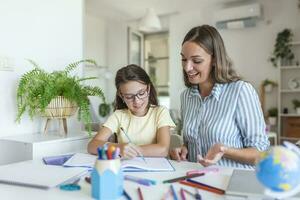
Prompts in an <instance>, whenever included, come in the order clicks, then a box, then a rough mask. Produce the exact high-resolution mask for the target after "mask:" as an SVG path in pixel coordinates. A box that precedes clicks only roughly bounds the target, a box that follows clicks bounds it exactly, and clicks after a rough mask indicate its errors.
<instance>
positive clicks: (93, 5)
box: [86, 0, 249, 21]
mask: <svg viewBox="0 0 300 200" xmlns="http://www.w3.org/2000/svg"><path fill="white" fill-rule="evenodd" d="M235 1H249V0H235ZM228 2H232V0H86V4H87V5H86V8H87V12H88V13H89V14H92V15H96V16H101V17H105V18H111V19H115V20H125V21H130V20H137V19H139V18H141V17H142V16H143V15H144V14H145V12H146V9H147V8H154V10H155V11H156V13H157V14H158V15H159V16H164V15H169V14H174V13H182V12H188V11H192V10H197V9H198V10H200V8H201V7H203V6H211V5H214V4H222V3H228Z"/></svg>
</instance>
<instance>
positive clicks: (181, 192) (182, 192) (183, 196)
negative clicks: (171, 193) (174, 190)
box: [180, 188, 186, 200]
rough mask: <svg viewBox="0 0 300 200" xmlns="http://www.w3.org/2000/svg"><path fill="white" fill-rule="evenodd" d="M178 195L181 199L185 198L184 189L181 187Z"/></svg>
mask: <svg viewBox="0 0 300 200" xmlns="http://www.w3.org/2000/svg"><path fill="white" fill-rule="evenodd" d="M180 196H181V199H182V200H186V198H185V195H184V190H183V189H182V188H181V189H180Z"/></svg>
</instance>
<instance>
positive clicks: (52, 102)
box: [16, 59, 105, 134]
mask: <svg viewBox="0 0 300 200" xmlns="http://www.w3.org/2000/svg"><path fill="white" fill-rule="evenodd" d="M28 61H29V62H30V63H31V64H32V66H33V67H34V69H33V70H31V71H29V72H27V73H25V74H23V75H22V76H21V79H20V82H19V85H18V89H17V106H18V114H17V118H16V121H17V122H20V120H21V117H22V115H23V114H24V113H25V111H28V113H29V116H30V118H31V119H32V118H33V117H34V116H43V117H46V118H47V122H46V126H45V132H46V131H47V128H48V122H49V120H50V119H53V118H58V119H62V120H63V125H64V131H65V134H66V133H67V125H66V118H67V117H69V116H71V115H73V114H74V113H76V111H77V110H78V119H79V120H82V121H83V123H84V124H87V125H89V124H91V121H92V119H91V114H90V101H89V98H88V96H98V97H100V98H101V99H102V101H103V102H105V97H104V94H103V91H102V89H101V88H99V87H96V86H89V85H86V84H83V82H84V81H85V80H89V79H96V77H86V78H80V77H78V76H76V75H71V71H72V70H74V69H76V68H77V67H78V66H79V65H80V64H81V63H89V64H93V65H96V63H95V61H93V60H89V59H87V60H80V61H77V62H74V63H71V64H69V65H67V66H66V67H65V69H64V70H61V71H53V72H51V73H49V72H46V71H45V70H43V69H42V68H41V67H40V66H39V65H38V64H36V63H35V62H34V61H32V60H28ZM88 133H89V134H91V126H90V125H89V126H88Z"/></svg>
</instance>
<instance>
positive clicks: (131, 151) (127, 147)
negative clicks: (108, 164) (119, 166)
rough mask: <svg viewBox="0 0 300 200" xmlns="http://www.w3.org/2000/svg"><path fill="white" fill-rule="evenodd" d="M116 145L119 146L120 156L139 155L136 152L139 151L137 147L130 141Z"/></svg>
mask: <svg viewBox="0 0 300 200" xmlns="http://www.w3.org/2000/svg"><path fill="white" fill-rule="evenodd" d="M118 146H119V148H120V153H121V156H122V158H125V159H131V158H135V157H137V156H138V155H139V153H138V152H140V149H139V147H138V146H136V145H134V144H132V143H124V144H119V145H118Z"/></svg>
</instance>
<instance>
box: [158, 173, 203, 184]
mask: <svg viewBox="0 0 300 200" xmlns="http://www.w3.org/2000/svg"><path fill="white" fill-rule="evenodd" d="M203 175H204V173H199V174H191V175H187V176H180V177H177V178H173V179H169V180H164V181H163V183H174V182H177V181H181V180H185V179H188V178H195V177H198V176H203Z"/></svg>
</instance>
